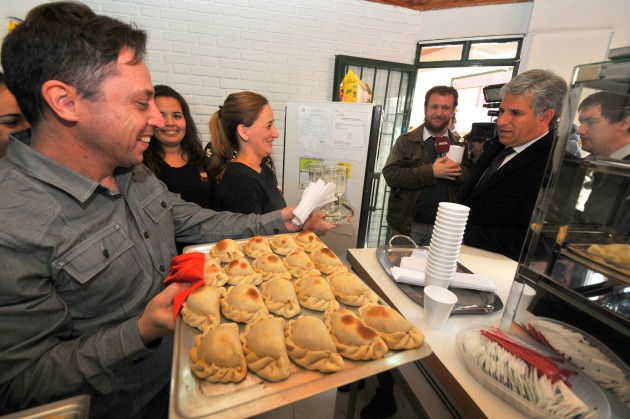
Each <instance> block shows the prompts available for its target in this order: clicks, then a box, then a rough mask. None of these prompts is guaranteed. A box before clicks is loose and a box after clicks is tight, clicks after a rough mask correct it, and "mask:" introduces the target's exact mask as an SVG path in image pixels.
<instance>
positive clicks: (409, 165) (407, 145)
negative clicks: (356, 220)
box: [383, 86, 471, 245]
mask: <svg viewBox="0 0 630 419" xmlns="http://www.w3.org/2000/svg"><path fill="white" fill-rule="evenodd" d="M457 98H458V94H457V90H455V89H454V88H452V87H449V86H435V87H432V88H431V89H429V91H427V93H426V95H425V99H424V123H423V124H422V125H420V126H419V127H418V128H416V129H414V130H412V131H410V132H408V133H406V134H403V135H401V136H400V137H399V138H398V139H397V140H396V143H395V144H394V147H393V148H392V150H391V152H390V154H389V157H388V158H387V161H386V162H385V166H384V167H383V177H384V178H385V181H386V182H387V185H388V186H389V187H390V188H391V192H390V195H389V202H388V204H387V223H388V224H389V225H390V226H391V227H392V229H393V230H394V234H405V235H408V236H411V238H412V239H413V240H414V241H415V242H416V244H418V245H428V244H429V243H430V241H431V234H432V232H433V224H434V223H435V217H436V214H437V208H438V204H439V203H440V202H443V201H449V202H454V201H455V198H456V187H458V186H461V184H462V183H463V182H464V181H465V180H466V179H467V178H468V175H469V169H470V167H471V163H470V160H469V158H468V155H467V153H464V157H463V159H462V162H461V164H460V163H458V162H454V161H453V160H450V159H449V158H448V157H447V156H445V155H443V154H445V153H444V152H441V150H442V149H443V147H446V149H448V148H449V147H450V146H451V145H458V146H461V147H465V146H466V144H465V142H463V140H461V139H459V140H458V139H457V138H456V137H455V135H454V134H453V132H452V131H451V130H450V129H449V128H448V127H449V125H450V123H451V121H452V120H453V117H454V115H455V109H456V108H457ZM458 138H459V137H458ZM440 142H442V146H440ZM446 143H447V144H446Z"/></svg>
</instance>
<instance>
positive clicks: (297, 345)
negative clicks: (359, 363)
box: [285, 316, 344, 373]
mask: <svg viewBox="0 0 630 419" xmlns="http://www.w3.org/2000/svg"><path fill="white" fill-rule="evenodd" d="M285 335H286V344H287V350H288V352H289V357H290V358H291V359H292V360H293V362H295V363H296V364H298V365H300V366H302V367H304V368H306V369H308V370H311V371H320V372H324V373H329V372H337V371H341V370H342V369H343V366H344V362H343V358H342V357H341V355H339V353H338V352H337V348H336V347H335V342H334V341H333V338H332V337H331V336H330V333H329V332H328V329H327V328H326V325H325V324H324V322H322V321H321V320H320V319H318V318H317V317H314V316H299V317H298V318H297V319H295V320H290V321H289V322H288V324H287V326H286V328H285Z"/></svg>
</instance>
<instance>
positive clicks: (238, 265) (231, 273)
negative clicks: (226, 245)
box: [225, 258, 263, 285]
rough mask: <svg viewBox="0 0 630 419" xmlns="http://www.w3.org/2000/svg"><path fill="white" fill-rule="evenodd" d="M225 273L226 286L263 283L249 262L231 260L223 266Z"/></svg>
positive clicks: (258, 272) (260, 276)
mask: <svg viewBox="0 0 630 419" xmlns="http://www.w3.org/2000/svg"><path fill="white" fill-rule="evenodd" d="M225 273H226V274H227V276H228V284H230V285H238V284H253V285H259V284H261V283H262V281H263V276H262V274H261V273H260V271H258V270H255V269H254V268H253V267H252V265H251V263H249V260H247V259H245V258H239V259H236V260H233V261H232V262H230V263H228V264H227V265H226V266H225Z"/></svg>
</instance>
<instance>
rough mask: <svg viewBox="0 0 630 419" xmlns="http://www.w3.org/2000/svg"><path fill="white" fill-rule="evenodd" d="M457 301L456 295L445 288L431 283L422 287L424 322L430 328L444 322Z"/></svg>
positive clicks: (439, 326) (439, 327) (437, 326)
mask: <svg viewBox="0 0 630 419" xmlns="http://www.w3.org/2000/svg"><path fill="white" fill-rule="evenodd" d="M455 303H457V296H456V295H455V294H454V293H453V292H452V291H449V290H447V289H446V288H442V287H436V286H433V285H429V286H425V287H424V323H425V324H426V325H427V326H429V327H430V328H432V329H438V330H439V329H441V328H442V327H444V325H445V324H446V321H447V320H448V316H450V314H451V312H452V311H453V307H455Z"/></svg>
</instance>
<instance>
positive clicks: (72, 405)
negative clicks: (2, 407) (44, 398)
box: [2, 394, 90, 419]
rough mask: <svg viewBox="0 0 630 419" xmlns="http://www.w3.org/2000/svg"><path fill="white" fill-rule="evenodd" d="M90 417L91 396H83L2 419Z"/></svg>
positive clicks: (22, 411) (73, 418)
mask: <svg viewBox="0 0 630 419" xmlns="http://www.w3.org/2000/svg"><path fill="white" fill-rule="evenodd" d="M89 416H90V396H88V395H87V394H82V395H80V396H74V397H70V398H68V399H63V400H59V401H56V402H53V403H48V404H45V405H43V406H38V407H33V408H31V409H27V410H21V411H19V412H15V413H11V414H10V415H6V416H2V419H46V418H63V419H88V417H89Z"/></svg>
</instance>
